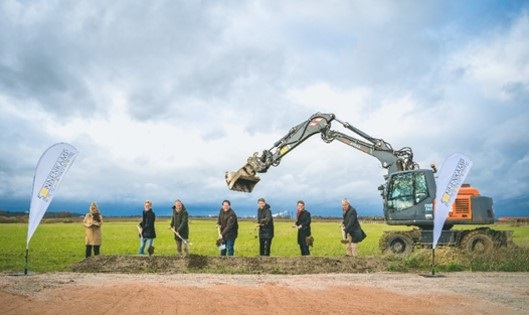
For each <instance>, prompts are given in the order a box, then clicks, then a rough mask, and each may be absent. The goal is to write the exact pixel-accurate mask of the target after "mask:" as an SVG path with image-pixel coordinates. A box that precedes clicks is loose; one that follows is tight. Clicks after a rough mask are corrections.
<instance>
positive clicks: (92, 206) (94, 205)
mask: <svg viewBox="0 0 529 315" xmlns="http://www.w3.org/2000/svg"><path fill="white" fill-rule="evenodd" d="M88 211H90V212H99V207H98V206H97V203H95V202H94V201H92V202H91V203H90V206H89V207H88Z"/></svg>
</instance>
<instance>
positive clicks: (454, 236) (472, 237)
mask: <svg viewBox="0 0 529 315" xmlns="http://www.w3.org/2000/svg"><path fill="white" fill-rule="evenodd" d="M333 121H336V122H338V123H340V124H341V125H342V126H343V127H344V128H345V129H347V130H349V131H351V132H353V133H354V134H355V135H354V136H350V135H347V134H345V133H343V132H340V131H336V130H333V129H332V128H331V123H332V122H333ZM316 134H320V136H321V139H322V140H323V142H325V143H331V142H333V141H334V140H337V141H339V142H342V143H344V144H346V145H348V146H350V147H353V148H355V149H357V150H360V151H362V152H364V153H367V154H369V155H371V156H373V157H375V158H377V159H378V160H379V162H380V163H381V165H382V167H383V168H384V169H386V170H387V174H385V175H384V180H385V182H384V183H383V184H382V185H380V186H379V187H378V190H379V191H380V194H381V196H382V199H383V212H384V219H385V222H386V223H387V224H388V225H404V226H411V227H413V229H412V230H408V231H386V232H384V234H383V235H382V237H381V238H380V240H379V247H380V249H381V251H382V252H383V253H386V254H410V253H411V252H412V251H413V249H414V248H416V247H426V248H427V247H430V248H431V247H432V243H433V222H434V219H433V218H434V215H435V194H436V175H435V174H436V172H437V169H436V167H435V165H434V164H432V165H430V168H429V169H421V168H420V167H419V165H418V164H417V163H416V162H414V160H413V152H412V149H411V148H409V147H404V148H402V149H400V150H394V149H393V148H392V146H391V145H390V144H389V143H387V142H386V141H384V140H383V139H378V138H373V137H371V136H369V135H368V134H366V133H365V132H363V131H361V130H359V129H358V128H356V127H354V126H352V125H351V124H349V123H348V122H344V121H341V120H339V119H338V118H336V117H335V115H334V114H330V113H319V112H318V113H316V114H314V115H312V116H311V117H310V118H309V119H308V120H306V121H304V122H302V123H300V124H298V125H297V126H295V127H293V128H291V129H290V130H289V131H288V133H287V134H286V135H285V136H284V137H283V138H281V139H279V140H278V141H277V142H276V143H274V145H273V146H272V148H270V149H268V150H263V152H262V153H261V154H260V155H259V154H258V153H257V152H256V153H254V154H253V155H251V156H250V157H248V159H247V161H246V164H245V165H243V166H242V167H241V168H240V169H239V170H238V171H234V172H226V174H225V179H226V183H227V185H228V188H229V189H230V190H233V191H239V192H248V193H250V192H252V190H253V188H254V186H255V185H256V184H257V183H258V182H259V181H260V180H261V179H260V177H259V176H258V175H257V173H266V172H267V171H268V169H269V168H270V167H271V166H278V165H279V163H280V162H281V159H282V158H283V157H284V156H285V155H287V154H288V153H289V152H291V151H292V150H293V149H295V148H296V147H297V146H298V145H300V144H301V143H303V142H304V141H305V140H307V139H308V138H310V137H311V136H313V135H316ZM494 222H495V214H494V210H493V201H492V198H490V197H486V196H482V195H481V194H480V192H479V190H478V189H477V188H475V187H471V186H470V185H468V184H463V185H462V187H461V188H460V190H459V192H458V195H457V197H456V200H455V202H454V204H453V206H452V209H451V211H449V214H448V217H447V218H446V221H445V225H444V226H443V230H442V233H441V236H440V237H439V240H438V242H437V244H438V245H440V246H452V247H458V248H461V249H462V250H464V251H466V252H468V253H471V254H483V253H490V252H491V251H492V250H493V248H495V247H506V246H510V245H512V231H497V230H493V229H491V228H489V227H487V226H486V225H491V224H494ZM454 225H478V226H479V227H477V228H474V229H471V230H470V229H468V230H465V229H452V227H453V226H454Z"/></svg>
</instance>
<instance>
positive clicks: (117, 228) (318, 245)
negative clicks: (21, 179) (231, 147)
mask: <svg viewBox="0 0 529 315" xmlns="http://www.w3.org/2000/svg"><path fill="white" fill-rule="evenodd" d="M137 222H138V220H129V221H124V220H110V219H109V220H107V221H106V222H105V223H104V225H103V228H102V229H103V244H102V246H101V255H137V251H138V246H139V238H138V233H137V230H136V224H137ZM339 222H340V221H339V220H338V219H337V220H336V221H316V222H313V226H312V234H313V236H314V238H315V242H314V247H313V248H312V249H311V253H312V255H314V256H329V257H332V256H344V255H345V248H344V245H343V244H341V243H340V239H341V232H340V228H339ZM291 225H292V221H280V220H276V222H275V237H274V239H273V242H272V250H271V252H272V256H299V255H300V254H299V253H300V251H299V247H298V245H297V242H296V235H297V234H296V230H295V229H293V228H292V227H291ZM168 226H169V220H167V219H158V220H157V222H156V232H157V238H156V240H155V242H154V246H155V248H156V252H155V255H174V254H175V242H174V237H173V234H172V232H171V231H170V230H169V229H168ZM362 227H363V229H364V230H365V232H366V234H367V235H368V237H367V238H366V239H365V240H364V241H363V242H362V243H360V244H359V245H358V252H359V255H360V256H380V255H381V254H380V250H379V248H378V240H379V238H380V236H381V235H382V233H383V231H388V230H405V229H408V228H407V227H402V226H388V225H386V224H375V223H373V224H363V225H362ZM458 228H461V227H458ZM466 228H473V227H466ZM494 229H498V230H513V231H514V239H513V240H514V243H515V244H516V245H519V246H522V247H525V249H527V248H529V226H509V225H496V226H494ZM26 235H27V224H24V223H12V224H0V238H1V239H2V242H0V253H1V254H0V270H1V271H23V270H24V261H25V259H24V256H25V248H26ZM256 235H257V234H256V230H255V224H254V223H253V222H251V221H245V220H240V221H239V237H238V238H237V240H236V242H235V255H236V256H243V257H245V256H246V257H250V256H257V255H258V252H259V241H258V238H256ZM216 237H217V230H216V227H215V221H214V220H207V219H193V218H192V219H191V220H190V241H191V242H192V245H191V246H190V251H191V253H193V254H197V255H204V256H218V255H219V252H218V249H217V247H216V246H215V240H216ZM84 248H85V245H84V227H83V226H82V224H81V223H80V222H72V223H41V224H40V225H39V227H38V228H37V230H36V232H35V234H34V235H33V237H32V239H31V241H30V244H29V256H28V257H29V260H28V269H29V270H31V271H36V272H50V271H62V270H65V269H66V268H67V267H69V266H70V265H72V264H73V263H75V262H78V261H81V260H83V259H84ZM430 252H431V251H429V250H418V251H415V252H414V253H413V254H412V255H411V256H409V257H404V258H403V257H392V258H387V259H389V260H390V261H391V262H392V263H393V262H394V264H392V265H391V266H392V267H391V266H390V271H391V270H393V271H406V270H411V269H414V268H416V269H417V268H419V269H421V268H423V269H424V268H425V269H428V266H429V264H430ZM500 256H501V255H500ZM503 256H504V257H505V255H503ZM499 258H501V257H498V259H499ZM442 259H444V260H442ZM498 259H496V260H495V262H490V261H484V260H478V259H474V260H461V259H460V258H454V259H447V258H446V257H445V258H443V257H442V256H441V257H440V260H439V261H443V264H442V265H441V266H440V268H444V270H446V271H459V270H498V271H509V270H511V271H512V270H520V269H522V270H523V268H524V267H523V266H521V265H522V264H524V263H526V262H527V259H528V257H527V250H524V251H522V252H521V253H520V254H519V257H518V258H517V257H514V259H510V260H498Z"/></svg>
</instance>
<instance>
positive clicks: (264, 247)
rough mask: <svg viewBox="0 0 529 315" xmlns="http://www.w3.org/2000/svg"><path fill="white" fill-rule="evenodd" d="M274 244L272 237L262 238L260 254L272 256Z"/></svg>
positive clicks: (260, 240)
mask: <svg viewBox="0 0 529 315" xmlns="http://www.w3.org/2000/svg"><path fill="white" fill-rule="evenodd" d="M271 246H272V239H271V238H260V239H259V255H261V256H270V247H271Z"/></svg>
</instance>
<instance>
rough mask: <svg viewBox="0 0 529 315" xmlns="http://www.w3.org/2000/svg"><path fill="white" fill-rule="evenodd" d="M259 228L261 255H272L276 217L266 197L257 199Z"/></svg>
mask: <svg viewBox="0 0 529 315" xmlns="http://www.w3.org/2000/svg"><path fill="white" fill-rule="evenodd" d="M257 206H258V208H257V228H258V229H259V255H260V256H270V247H271V246H272V238H274V218H273V217H272V210H270V205H269V204H267V203H266V201H265V199H264V198H259V199H258V200H257Z"/></svg>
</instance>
